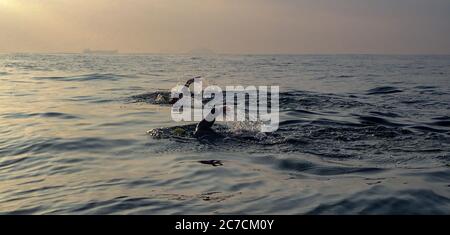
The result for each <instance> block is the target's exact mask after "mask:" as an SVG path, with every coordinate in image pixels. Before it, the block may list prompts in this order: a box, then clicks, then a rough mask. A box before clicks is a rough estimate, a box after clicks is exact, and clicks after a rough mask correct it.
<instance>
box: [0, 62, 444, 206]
mask: <svg viewBox="0 0 450 235" xmlns="http://www.w3.org/2000/svg"><path fill="white" fill-rule="evenodd" d="M194 76H202V77H203V81H204V83H205V85H219V86H223V87H224V86H226V85H244V86H245V85H278V86H280V90H281V94H280V119H281V122H280V128H279V130H278V131H276V132H274V133H267V134H256V133H254V132H252V131H249V130H251V128H252V126H251V124H248V123H219V124H218V125H217V127H218V131H222V132H223V134H224V135H226V136H227V137H228V138H226V139H223V140H218V141H214V142H206V143H205V142H202V141H198V140H197V139H195V138H193V137H192V136H191V133H192V128H193V127H194V126H193V125H195V123H176V122H174V121H172V119H171V116H170V106H168V105H161V104H155V103H153V102H151V100H149V99H145V98H144V99H142V97H148V96H147V95H148V94H151V93H152V92H155V91H167V90H169V89H170V88H172V87H174V86H175V85H177V84H182V83H184V81H186V80H187V79H189V78H191V77H194ZM0 82H1V83H0V127H1V128H0V213H2V214H262V213H267V214H450V56H383V55H299V56H294V55H258V56H251V55H248V56H244V55H242V56H233V55H214V56H192V55H111V56H108V55H82V54H0ZM180 129H182V130H184V131H183V132H182V133H183V134H182V135H179V133H178V131H174V130H180ZM148 130H159V131H160V133H162V134H161V135H151V134H148V133H147V131H148ZM177 133H178V134H177Z"/></svg>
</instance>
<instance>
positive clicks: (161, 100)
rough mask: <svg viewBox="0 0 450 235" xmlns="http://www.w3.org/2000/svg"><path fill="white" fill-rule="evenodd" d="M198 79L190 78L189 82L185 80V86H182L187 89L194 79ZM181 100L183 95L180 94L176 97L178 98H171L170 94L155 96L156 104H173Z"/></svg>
mask: <svg viewBox="0 0 450 235" xmlns="http://www.w3.org/2000/svg"><path fill="white" fill-rule="evenodd" d="M197 78H200V77H195V78H191V79H189V80H187V82H186V84H184V86H185V87H187V88H188V89H189V87H190V86H191V84H192V83H194V81H195V79H197ZM181 98H183V94H180V95H179V96H178V98H171V97H170V94H161V93H160V94H158V96H156V99H155V102H157V103H162V104H165V103H168V104H175V103H176V102H177V101H178V100H180V99H181Z"/></svg>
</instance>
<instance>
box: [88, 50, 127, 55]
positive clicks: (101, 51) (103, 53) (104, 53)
mask: <svg viewBox="0 0 450 235" xmlns="http://www.w3.org/2000/svg"><path fill="white" fill-rule="evenodd" d="M83 53H84V54H102V55H110V54H117V53H119V52H118V51H117V50H91V49H85V50H84V51H83Z"/></svg>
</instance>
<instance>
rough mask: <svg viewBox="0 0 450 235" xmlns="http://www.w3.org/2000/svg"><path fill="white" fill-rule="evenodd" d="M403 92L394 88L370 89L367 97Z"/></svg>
mask: <svg viewBox="0 0 450 235" xmlns="http://www.w3.org/2000/svg"><path fill="white" fill-rule="evenodd" d="M400 92H403V91H402V90H401V89H399V88H397V87H392V86H382V87H376V88H373V89H370V90H368V91H367V93H366V94H367V95H381V94H392V93H400Z"/></svg>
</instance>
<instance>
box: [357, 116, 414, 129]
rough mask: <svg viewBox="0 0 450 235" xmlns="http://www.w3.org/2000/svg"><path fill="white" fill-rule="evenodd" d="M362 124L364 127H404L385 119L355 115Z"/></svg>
mask: <svg viewBox="0 0 450 235" xmlns="http://www.w3.org/2000/svg"><path fill="white" fill-rule="evenodd" d="M356 116H357V117H358V119H359V120H361V123H362V124H365V125H385V126H396V127H399V126H405V125H404V124H400V123H394V122H390V121H388V120H387V119H385V118H381V117H375V116H364V115H356Z"/></svg>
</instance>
